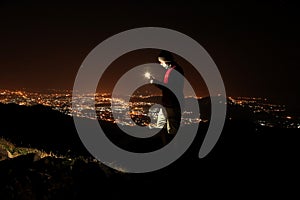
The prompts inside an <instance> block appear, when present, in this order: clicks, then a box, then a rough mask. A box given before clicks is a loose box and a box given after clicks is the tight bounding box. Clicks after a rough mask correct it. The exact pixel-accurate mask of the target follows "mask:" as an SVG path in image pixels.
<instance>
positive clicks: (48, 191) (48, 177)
mask: <svg viewBox="0 0 300 200" xmlns="http://www.w3.org/2000/svg"><path fill="white" fill-rule="evenodd" d="M201 103H202V105H201V106H202V108H203V109H208V107H209V100H207V99H204V100H203V99H202V101H201V102H200V104H201ZM204 107H205V108H204ZM0 113H1V117H0V120H1V124H0V134H1V136H4V137H6V138H8V139H9V140H10V141H12V142H14V143H16V145H30V146H32V147H33V146H34V147H39V148H41V149H47V150H49V151H58V152H65V153H67V152H68V151H69V150H71V151H74V152H78V154H80V153H82V152H83V154H84V152H85V149H84V147H83V146H82V144H81V142H80V140H79V138H78V136H77V133H76V130H75V127H74V124H73V120H72V118H71V117H69V116H66V115H64V114H61V113H59V112H57V111H53V110H51V109H50V108H48V107H44V106H34V107H25V106H17V105H13V104H9V105H3V104H0ZM228 114H229V115H230V116H232V117H231V119H229V118H227V119H226V122H225V127H224V129H223V132H222V134H221V137H220V139H219V141H218V142H217V144H216V146H215V147H214V149H213V150H212V151H211V152H210V153H209V154H208V155H207V156H206V157H205V158H203V159H199V158H198V156H197V155H198V152H199V149H200V146H201V144H202V141H203V138H204V136H205V134H206V130H207V128H208V125H209V124H208V123H200V125H199V129H198V134H197V136H196V139H195V140H194V142H193V143H192V145H191V147H190V148H189V149H188V150H187V152H186V153H185V154H184V155H183V156H182V157H180V158H179V159H178V160H177V161H175V162H174V163H172V164H171V165H169V166H167V167H166V168H163V169H160V170H158V171H155V172H151V173H145V174H127V173H120V172H118V171H115V170H112V169H108V168H106V167H104V166H102V165H99V163H95V162H91V161H88V160H85V159H79V158H78V159H73V160H69V159H64V158H51V157H46V158H43V159H40V160H38V161H34V159H33V158H32V156H33V155H27V156H22V157H18V158H14V159H8V160H5V161H1V162H0V180H1V181H0V186H1V188H3V189H2V190H1V191H2V192H3V193H2V194H3V196H1V197H3V198H4V199H5V197H7V199H12V198H11V197H12V196H15V199H17V197H23V198H24V196H26V195H27V196H29V197H30V198H32V199H83V198H92V197H97V198H102V197H103V198H109V197H110V198H112V199H124V198H125V199H127V198H131V199H140V198H147V199H154V198H168V199H170V198H176V199H177V197H180V196H184V198H186V199H190V198H192V197H196V196H197V197H199V198H200V197H202V196H206V195H209V197H210V198H214V197H220V194H221V195H222V197H223V198H240V197H241V196H239V194H242V195H246V196H247V197H250V198H251V197H252V198H254V197H257V195H259V196H260V197H263V196H264V195H266V196H268V197H270V194H271V196H274V195H272V194H274V191H276V196H278V195H280V194H282V195H288V194H297V193H296V192H297V188H296V187H295V186H296V184H294V182H296V181H298V180H299V178H300V175H299V174H300V173H299V169H300V166H299V165H300V164H299V162H298V157H299V156H298V154H299V152H300V145H299V141H300V140H299V139H300V134H299V129H278V128H267V127H257V126H256V125H255V124H254V123H253V122H252V121H251V115H250V113H249V112H248V111H246V110H243V109H241V108H239V107H232V106H230V105H229V106H228ZM233 116H236V117H233ZM239 116H243V117H241V118H239ZM101 125H102V128H103V129H104V130H105V132H106V133H107V135H108V137H109V138H110V139H111V140H113V141H114V142H116V143H117V144H118V145H119V146H121V147H125V148H128V149H129V150H132V151H137V152H144V151H146V150H148V151H149V150H151V148H152V150H153V149H155V148H159V146H160V144H159V138H152V139H150V140H147V141H145V140H143V141H141V140H137V139H134V138H130V137H128V136H126V135H124V133H122V132H121V131H120V130H119V129H118V127H117V126H116V125H115V124H110V123H105V122H101ZM186 128H187V129H188V128H189V127H188V126H187V127H186ZM149 142H150V143H149ZM154 147H155V148H154ZM85 153H86V152H85ZM87 155H88V154H87ZM0 193H1V192H0ZM4 195H6V196H4ZM285 198H286V196H285ZM1 199H2V198H1Z"/></svg>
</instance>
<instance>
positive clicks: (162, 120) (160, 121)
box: [156, 108, 167, 128]
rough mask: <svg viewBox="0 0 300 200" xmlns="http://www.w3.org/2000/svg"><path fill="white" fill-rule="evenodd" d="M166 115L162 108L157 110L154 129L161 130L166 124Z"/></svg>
mask: <svg viewBox="0 0 300 200" xmlns="http://www.w3.org/2000/svg"><path fill="white" fill-rule="evenodd" d="M166 121H167V119H166V113H165V112H164V110H163V109H162V108H160V109H159V113H158V115H157V122H156V127H157V128H163V127H164V126H165V124H166Z"/></svg>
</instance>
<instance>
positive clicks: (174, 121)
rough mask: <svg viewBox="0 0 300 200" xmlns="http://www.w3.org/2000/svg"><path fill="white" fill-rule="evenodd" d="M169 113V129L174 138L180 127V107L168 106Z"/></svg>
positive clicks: (169, 133)
mask: <svg viewBox="0 0 300 200" xmlns="http://www.w3.org/2000/svg"><path fill="white" fill-rule="evenodd" d="M166 111H167V113H168V119H167V130H168V135H170V136H169V137H171V138H173V137H174V136H175V134H176V133H177V131H178V129H179V127H180V121H181V111H180V109H178V108H166Z"/></svg>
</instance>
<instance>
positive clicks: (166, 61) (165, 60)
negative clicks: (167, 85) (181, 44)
mask: <svg viewBox="0 0 300 200" xmlns="http://www.w3.org/2000/svg"><path fill="white" fill-rule="evenodd" d="M158 61H159V63H160V64H161V65H162V66H163V67H164V68H165V69H168V68H169V67H170V66H171V63H172V62H173V61H174V58H173V55H172V53H171V52H169V51H166V50H162V51H161V52H160V53H159V55H158Z"/></svg>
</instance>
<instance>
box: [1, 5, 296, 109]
mask: <svg viewBox="0 0 300 200" xmlns="http://www.w3.org/2000/svg"><path fill="white" fill-rule="evenodd" d="M47 2H48V3H47ZM95 2H97V3H95ZM95 2H92V1H82V2H81V3H80V2H78V1H77V2H75V1H65V3H61V2H60V1H44V2H43V3H41V2H39V1H30V0H29V1H24V2H22V1H20V2H19V3H18V2H17V1H12V0H4V1H3V0H2V1H1V2H0V25H1V28H0V88H1V89H5V88H7V89H21V88H27V89H31V90H40V91H43V90H46V89H50V88H51V89H52V88H53V89H72V87H73V82H74V80H75V76H76V73H77V70H78V69H79V67H80V65H81V63H82V62H83V60H84V59H85V57H86V56H87V55H88V53H89V52H90V51H91V50H92V49H93V48H94V47H96V46H97V45H98V44H99V43H101V42H102V41H103V40H105V39H107V38H108V37H110V36H112V35H114V34H117V33H119V32H121V31H125V30H128V29H132V28H138V27H147V26H154V27H164V28H169V29H174V30H177V31H180V32H182V33H184V34H186V35H188V36H190V37H192V38H193V39H195V40H196V41H197V42H198V43H199V44H201V45H202V46H203V47H204V48H205V49H206V50H207V52H208V53H209V54H210V56H211V57H212V58H213V60H214V61H215V63H216V64H217V66H218V68H219V70H220V72H221V75H222V77H223V80H224V83H225V88H226V91H227V95H228V96H254V97H267V98H270V99H273V100H274V101H278V102H282V103H286V104H291V105H296V104H297V103H298V102H299V101H300V89H299V73H300V70H299V62H298V61H299V55H298V54H299V52H300V47H299V45H300V39H299V37H300V29H299V25H300V23H299V20H300V16H299V15H300V13H299V7H298V6H296V4H293V3H292V2H291V1H284V0H274V1H272V2H269V3H259V1H257V2H255V1H240V3H236V2H235V3H233V2H232V3H231V2H230V1H225V2H226V3H216V2H214V1H207V2H210V3H201V1H200V2H199V1H194V3H189V2H188V1H186V0H185V1H178V2H177V1H170V2H169V1H147V2H146V3H145V2H142V1H126V2H127V3H124V2H123V3H120V2H117V1H110V3H109V2H105V1H95ZM135 53H136V54H134V52H133V53H131V54H130V55H127V56H124V58H123V60H122V59H121V58H120V60H119V61H118V60H117V61H116V63H115V64H114V66H115V67H116V68H119V69H120V71H119V73H121V72H124V71H126V70H128V69H130V67H133V66H134V65H137V64H143V63H145V62H157V60H156V52H155V51H148V52H147V51H141V52H135ZM183 67H184V66H183ZM185 70H186V71H188V72H187V78H188V79H189V80H191V82H192V83H193V84H197V82H196V81H197V80H198V79H196V78H195V77H194V78H193V73H192V72H193V70H192V69H191V68H190V67H188V66H187V67H186V69H185ZM111 71H113V70H111ZM111 75H112V74H111V73H110V72H108V73H107V76H108V77H111ZM118 76H120V74H119V75H117V74H114V77H115V79H117V78H118ZM103 80H104V81H105V78H104V79H103ZM102 86H103V87H104V88H105V87H107V88H110V87H112V85H111V83H103V85H102ZM201 87H202V86H201ZM201 87H198V89H199V93H200V95H205V92H203V91H204V90H205V89H203V90H202V89H201ZM202 92H203V94H202Z"/></svg>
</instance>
